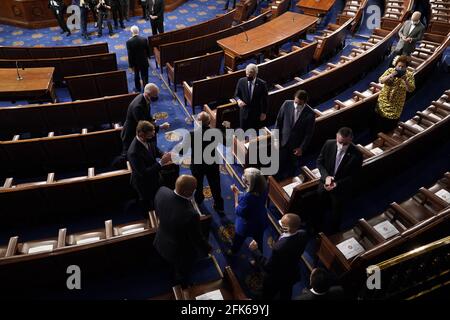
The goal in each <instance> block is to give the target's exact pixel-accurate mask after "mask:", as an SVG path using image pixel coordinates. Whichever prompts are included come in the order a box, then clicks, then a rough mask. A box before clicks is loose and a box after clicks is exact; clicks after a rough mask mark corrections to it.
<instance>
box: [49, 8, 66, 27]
mask: <svg viewBox="0 0 450 320" xmlns="http://www.w3.org/2000/svg"><path fill="white" fill-rule="evenodd" d="M52 11H53V14H54V16H55V18H56V20H57V21H58V25H59V27H60V28H61V30H62V31H64V32H70V30H69V28H68V27H67V24H66V21H64V11H63V10H56V9H52Z"/></svg>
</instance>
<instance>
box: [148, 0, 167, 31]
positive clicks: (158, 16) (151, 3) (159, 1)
mask: <svg viewBox="0 0 450 320" xmlns="http://www.w3.org/2000/svg"><path fill="white" fill-rule="evenodd" d="M147 4H148V14H149V16H150V24H151V26H152V34H153V35H155V34H158V33H163V32H164V0H147Z"/></svg>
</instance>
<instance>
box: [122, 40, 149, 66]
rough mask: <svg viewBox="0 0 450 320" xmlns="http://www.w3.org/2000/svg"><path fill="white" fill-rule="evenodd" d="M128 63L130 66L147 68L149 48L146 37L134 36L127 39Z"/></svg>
mask: <svg viewBox="0 0 450 320" xmlns="http://www.w3.org/2000/svg"><path fill="white" fill-rule="evenodd" d="M127 51H128V64H129V66H130V68H135V67H137V68H139V69H144V68H148V66H149V64H148V59H149V58H150V49H149V47H148V40H147V38H144V37H141V36H134V37H132V38H131V39H129V40H128V41H127Z"/></svg>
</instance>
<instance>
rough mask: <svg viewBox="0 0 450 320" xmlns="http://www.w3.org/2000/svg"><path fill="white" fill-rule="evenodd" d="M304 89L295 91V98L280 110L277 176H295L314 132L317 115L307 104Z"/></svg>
mask: <svg viewBox="0 0 450 320" xmlns="http://www.w3.org/2000/svg"><path fill="white" fill-rule="evenodd" d="M307 101H308V94H307V93H306V91H304V90H299V91H297V92H296V93H295V96H294V100H286V101H285V102H284V103H283V105H282V106H281V108H280V111H279V112H278V116H277V121H276V123H275V129H278V130H279V131H278V133H279V150H280V164H282V165H281V166H280V168H279V170H278V174H277V176H276V178H277V179H278V180H283V179H286V178H289V177H293V176H294V175H295V173H296V169H297V168H298V167H299V159H300V157H302V156H303V155H304V154H305V151H306V149H307V148H308V145H309V142H310V141H311V138H312V135H313V133H314V125H315V122H316V116H315V113H314V111H313V110H312V109H311V107H310V106H309V105H308V104H307Z"/></svg>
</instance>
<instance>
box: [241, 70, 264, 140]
mask: <svg viewBox="0 0 450 320" xmlns="http://www.w3.org/2000/svg"><path fill="white" fill-rule="evenodd" d="M245 74H246V77H243V78H241V79H239V81H238V83H237V85H236V90H235V93H234V96H235V99H236V101H237V103H238V106H239V109H240V111H239V122H240V128H242V129H243V130H244V131H245V130H247V129H250V128H252V129H255V130H257V129H259V128H260V127H261V122H262V121H264V120H266V110H267V95H268V91H267V85H266V82H265V81H264V80H261V79H259V78H257V75H258V67H257V66H256V65H255V64H253V63H250V64H249V65H247V67H246V68H245Z"/></svg>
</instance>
